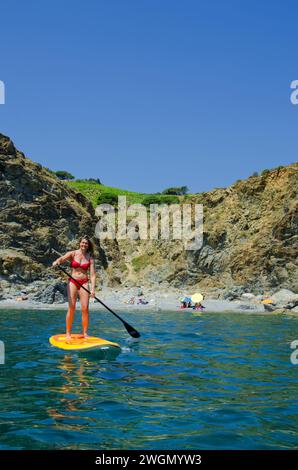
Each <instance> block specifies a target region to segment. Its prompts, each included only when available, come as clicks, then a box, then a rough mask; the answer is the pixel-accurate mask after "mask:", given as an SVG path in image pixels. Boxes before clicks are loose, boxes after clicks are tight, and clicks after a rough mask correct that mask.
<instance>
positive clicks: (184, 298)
mask: <svg viewBox="0 0 298 470" xmlns="http://www.w3.org/2000/svg"><path fill="white" fill-rule="evenodd" d="M179 300H180V302H191V298H190V297H179Z"/></svg>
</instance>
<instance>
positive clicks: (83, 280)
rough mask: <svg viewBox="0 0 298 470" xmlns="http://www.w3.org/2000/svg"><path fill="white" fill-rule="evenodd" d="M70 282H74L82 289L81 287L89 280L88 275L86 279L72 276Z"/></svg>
mask: <svg viewBox="0 0 298 470" xmlns="http://www.w3.org/2000/svg"><path fill="white" fill-rule="evenodd" d="M68 280H69V282H72V283H73V284H74V285H75V286H77V288H78V289H79V290H80V289H81V287H82V286H83V285H84V284H86V282H88V281H89V279H88V277H85V278H84V279H76V280H74V279H72V278H71V277H69V278H68Z"/></svg>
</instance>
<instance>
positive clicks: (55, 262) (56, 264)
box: [52, 259, 60, 266]
mask: <svg viewBox="0 0 298 470" xmlns="http://www.w3.org/2000/svg"><path fill="white" fill-rule="evenodd" d="M59 264H60V263H58V260H57V259H56V261H54V262H53V263H52V266H59Z"/></svg>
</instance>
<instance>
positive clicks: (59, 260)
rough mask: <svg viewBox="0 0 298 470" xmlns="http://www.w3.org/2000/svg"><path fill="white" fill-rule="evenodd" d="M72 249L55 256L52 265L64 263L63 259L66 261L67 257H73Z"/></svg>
mask: <svg viewBox="0 0 298 470" xmlns="http://www.w3.org/2000/svg"><path fill="white" fill-rule="evenodd" d="M74 253H75V252H74V251H68V252H67V253H66V254H65V255H63V256H60V258H57V259H56V260H55V261H54V262H53V264H52V266H58V265H59V264H62V263H64V262H65V261H67V260H68V259H72V258H73V257H74Z"/></svg>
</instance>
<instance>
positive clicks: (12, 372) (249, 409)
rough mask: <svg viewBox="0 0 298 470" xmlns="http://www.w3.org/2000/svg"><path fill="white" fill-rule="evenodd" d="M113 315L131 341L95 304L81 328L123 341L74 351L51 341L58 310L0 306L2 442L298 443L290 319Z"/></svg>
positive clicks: (89, 445) (294, 327)
mask: <svg viewBox="0 0 298 470" xmlns="http://www.w3.org/2000/svg"><path fill="white" fill-rule="evenodd" d="M119 313H120V315H121V312H119ZM122 316H123V318H125V319H126V320H127V321H128V322H129V323H130V324H131V325H133V326H134V327H135V328H136V329H138V330H139V331H140V332H141V333H142V338H141V340H140V341H139V342H130V341H128V337H127V334H126V331H125V329H124V328H122V325H121V323H120V322H119V321H118V320H117V319H115V318H114V317H113V316H112V315H111V314H109V313H101V312H93V313H92V319H91V322H92V328H91V329H90V333H92V334H96V335H98V336H103V337H105V338H107V339H110V340H112V341H113V340H114V341H117V342H119V343H120V344H121V346H122V351H121V352H120V354H119V355H118V356H117V357H115V355H114V356H96V355H95V356H88V355H85V356H78V355H76V354H69V353H66V352H63V351H59V350H57V349H55V348H53V347H52V346H50V345H49V343H48V337H49V336H51V335H53V334H57V333H59V332H63V330H64V312H62V311H47V310H39V311H37V310H36V311H31V312H29V311H24V310H22V311H21V310H19V311H16V310H14V311H13V310H9V311H8V310H7V311H4V310H0V339H1V340H2V341H4V342H5V346H6V363H5V365H0V392H1V408H0V410H1V411H0V448H1V449H97V450H100V449H200V450H203V449H294V448H297V447H298V446H297V441H298V432H297V429H298V428H297V424H298V403H297V382H298V380H297V379H298V366H295V365H292V364H291V362H290V355H291V352H292V350H291V349H290V343H291V342H292V341H293V340H294V339H298V318H294V317H280V316H265V315H264V316H263V315H262V316H258V315H243V314H242V315H237V314H225V315H223V314H211V313H209V314H208V313H204V314H201V315H200V314H199V315H195V314H194V313H192V312H180V311H179V312H177V313H165V312H163V313H156V312H151V313H149V312H138V313H137V312H135V313H132V314H122ZM79 320H80V315H79V313H77V320H76V322H77V328H78V327H79ZM103 330H104V333H103ZM77 331H78V329H77Z"/></svg>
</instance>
